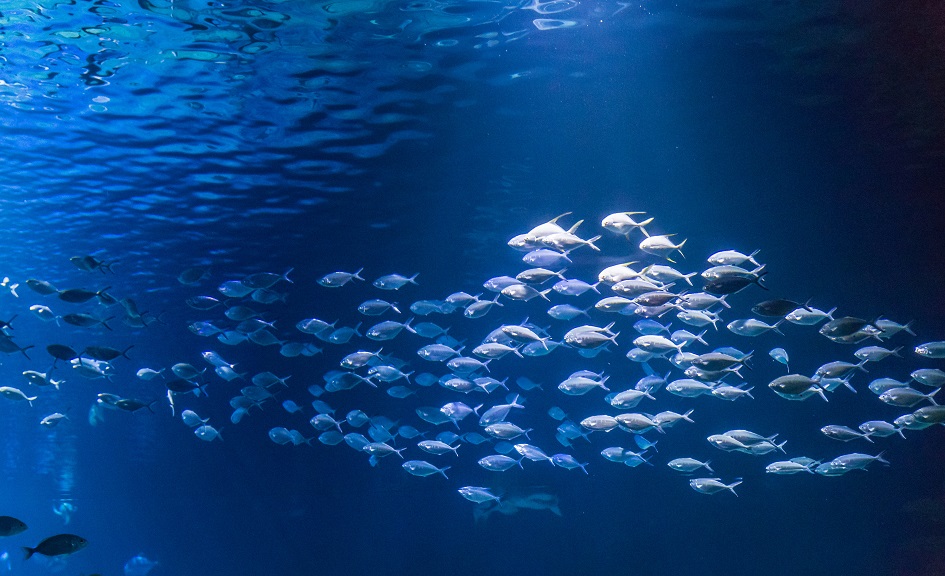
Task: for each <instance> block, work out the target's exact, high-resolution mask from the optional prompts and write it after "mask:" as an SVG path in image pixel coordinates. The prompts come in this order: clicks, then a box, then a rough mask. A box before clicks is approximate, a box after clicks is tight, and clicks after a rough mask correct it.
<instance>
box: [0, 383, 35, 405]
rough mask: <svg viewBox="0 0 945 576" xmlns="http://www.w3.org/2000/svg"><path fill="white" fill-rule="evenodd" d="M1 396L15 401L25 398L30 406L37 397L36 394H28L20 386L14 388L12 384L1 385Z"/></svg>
mask: <svg viewBox="0 0 945 576" xmlns="http://www.w3.org/2000/svg"><path fill="white" fill-rule="evenodd" d="M0 396H3V397H4V398H7V399H9V400H15V401H24V400H25V401H26V402H27V403H29V405H30V406H32V405H33V400H36V398H37V397H36V396H27V395H26V394H24V393H23V391H22V390H20V389H19V388H13V387H12V386H0Z"/></svg>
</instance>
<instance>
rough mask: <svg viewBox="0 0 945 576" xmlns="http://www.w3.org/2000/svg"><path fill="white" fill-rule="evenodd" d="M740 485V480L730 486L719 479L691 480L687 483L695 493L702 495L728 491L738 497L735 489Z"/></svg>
mask: <svg viewBox="0 0 945 576" xmlns="http://www.w3.org/2000/svg"><path fill="white" fill-rule="evenodd" d="M741 483H742V481H741V480H736V481H735V482H732V483H731V484H725V483H724V482H722V480H721V479H719V478H693V479H692V480H690V481H689V486H691V487H692V489H693V490H695V491H696V492H701V493H702V494H715V493H716V492H722V491H723V490H728V491H730V492H731V493H732V494H735V495H736V496H738V494H736V493H735V487H736V486H738V485H739V484H741Z"/></svg>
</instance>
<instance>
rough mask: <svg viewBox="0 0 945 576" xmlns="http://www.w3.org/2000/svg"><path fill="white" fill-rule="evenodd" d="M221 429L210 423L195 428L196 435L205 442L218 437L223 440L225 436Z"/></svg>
mask: <svg viewBox="0 0 945 576" xmlns="http://www.w3.org/2000/svg"><path fill="white" fill-rule="evenodd" d="M221 430H222V429H221ZM221 430H217V429H216V428H214V427H213V426H211V425H209V424H204V425H203V426H200V427H199V428H197V429H196V430H194V435H195V436H197V438H200V439H201V440H203V441H205V442H213V441H214V440H216V439H218V438H219V439H220V441H221V442H222V441H223V436H222V435H220V432H221Z"/></svg>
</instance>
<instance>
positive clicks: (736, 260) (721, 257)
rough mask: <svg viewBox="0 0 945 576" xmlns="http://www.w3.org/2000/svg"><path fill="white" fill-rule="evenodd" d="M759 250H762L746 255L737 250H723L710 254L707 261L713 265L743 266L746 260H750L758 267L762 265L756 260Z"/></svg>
mask: <svg viewBox="0 0 945 576" xmlns="http://www.w3.org/2000/svg"><path fill="white" fill-rule="evenodd" d="M759 252H761V250H755V251H754V252H752V253H751V254H749V255H747V256H746V255H745V254H742V253H741V252H738V251H737V250H723V251H721V252H716V253H715V254H713V255H711V256H709V258H708V259H707V261H708V262H709V264H712V265H713V266H741V265H742V264H744V263H745V262H750V263H751V264H752V265H753V266H756V267H757V266H760V264H758V262H757V261H755V256H757V255H758V253H759Z"/></svg>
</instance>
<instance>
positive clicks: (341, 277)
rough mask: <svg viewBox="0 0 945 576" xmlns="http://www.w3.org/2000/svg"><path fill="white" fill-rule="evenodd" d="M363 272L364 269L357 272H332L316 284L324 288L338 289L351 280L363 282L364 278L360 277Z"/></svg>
mask: <svg viewBox="0 0 945 576" xmlns="http://www.w3.org/2000/svg"><path fill="white" fill-rule="evenodd" d="M363 271H364V268H359V269H358V271H357V272H332V273H331V274H326V275H324V276H322V277H321V278H319V279H318V284H319V285H320V286H324V287H325V288H340V287H342V286H344V285H345V284H347V283H348V282H350V281H351V280H361V281H362V282H363V281H364V278H361V276H360V274H361V272H363Z"/></svg>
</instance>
